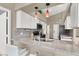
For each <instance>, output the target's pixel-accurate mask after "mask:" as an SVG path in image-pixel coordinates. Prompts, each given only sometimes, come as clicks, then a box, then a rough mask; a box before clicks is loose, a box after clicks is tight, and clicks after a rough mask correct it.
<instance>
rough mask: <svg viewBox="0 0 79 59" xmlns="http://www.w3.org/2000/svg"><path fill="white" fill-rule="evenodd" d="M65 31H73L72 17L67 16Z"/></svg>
mask: <svg viewBox="0 0 79 59" xmlns="http://www.w3.org/2000/svg"><path fill="white" fill-rule="evenodd" d="M65 29H72V27H71V19H70V16H67V18H66V20H65Z"/></svg>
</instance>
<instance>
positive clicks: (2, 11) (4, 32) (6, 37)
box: [0, 7, 11, 54]
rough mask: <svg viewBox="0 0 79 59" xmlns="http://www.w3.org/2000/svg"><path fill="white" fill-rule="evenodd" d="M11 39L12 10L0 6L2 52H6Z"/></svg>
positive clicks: (0, 43)
mask: <svg viewBox="0 0 79 59" xmlns="http://www.w3.org/2000/svg"><path fill="white" fill-rule="evenodd" d="M10 40H11V12H10V10H8V9H6V8H3V7H0V54H6V46H7V45H8V44H10Z"/></svg>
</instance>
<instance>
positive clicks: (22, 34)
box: [14, 28, 32, 40]
mask: <svg viewBox="0 0 79 59" xmlns="http://www.w3.org/2000/svg"><path fill="white" fill-rule="evenodd" d="M31 34H32V30H27V29H24V28H18V29H16V32H15V34H14V38H15V39H17V40H18V39H26V38H30V37H31Z"/></svg>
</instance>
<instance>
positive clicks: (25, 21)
mask: <svg viewBox="0 0 79 59" xmlns="http://www.w3.org/2000/svg"><path fill="white" fill-rule="evenodd" d="M37 22H38V21H36V20H35V19H34V17H32V16H30V15H29V14H27V13H25V12H23V11H17V12H16V28H30V29H36V23H37Z"/></svg>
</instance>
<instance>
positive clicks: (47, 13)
mask: <svg viewBox="0 0 79 59" xmlns="http://www.w3.org/2000/svg"><path fill="white" fill-rule="evenodd" d="M49 5H50V4H49V3H46V8H47V10H46V13H45V16H46V17H49V10H48V6H49Z"/></svg>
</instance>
